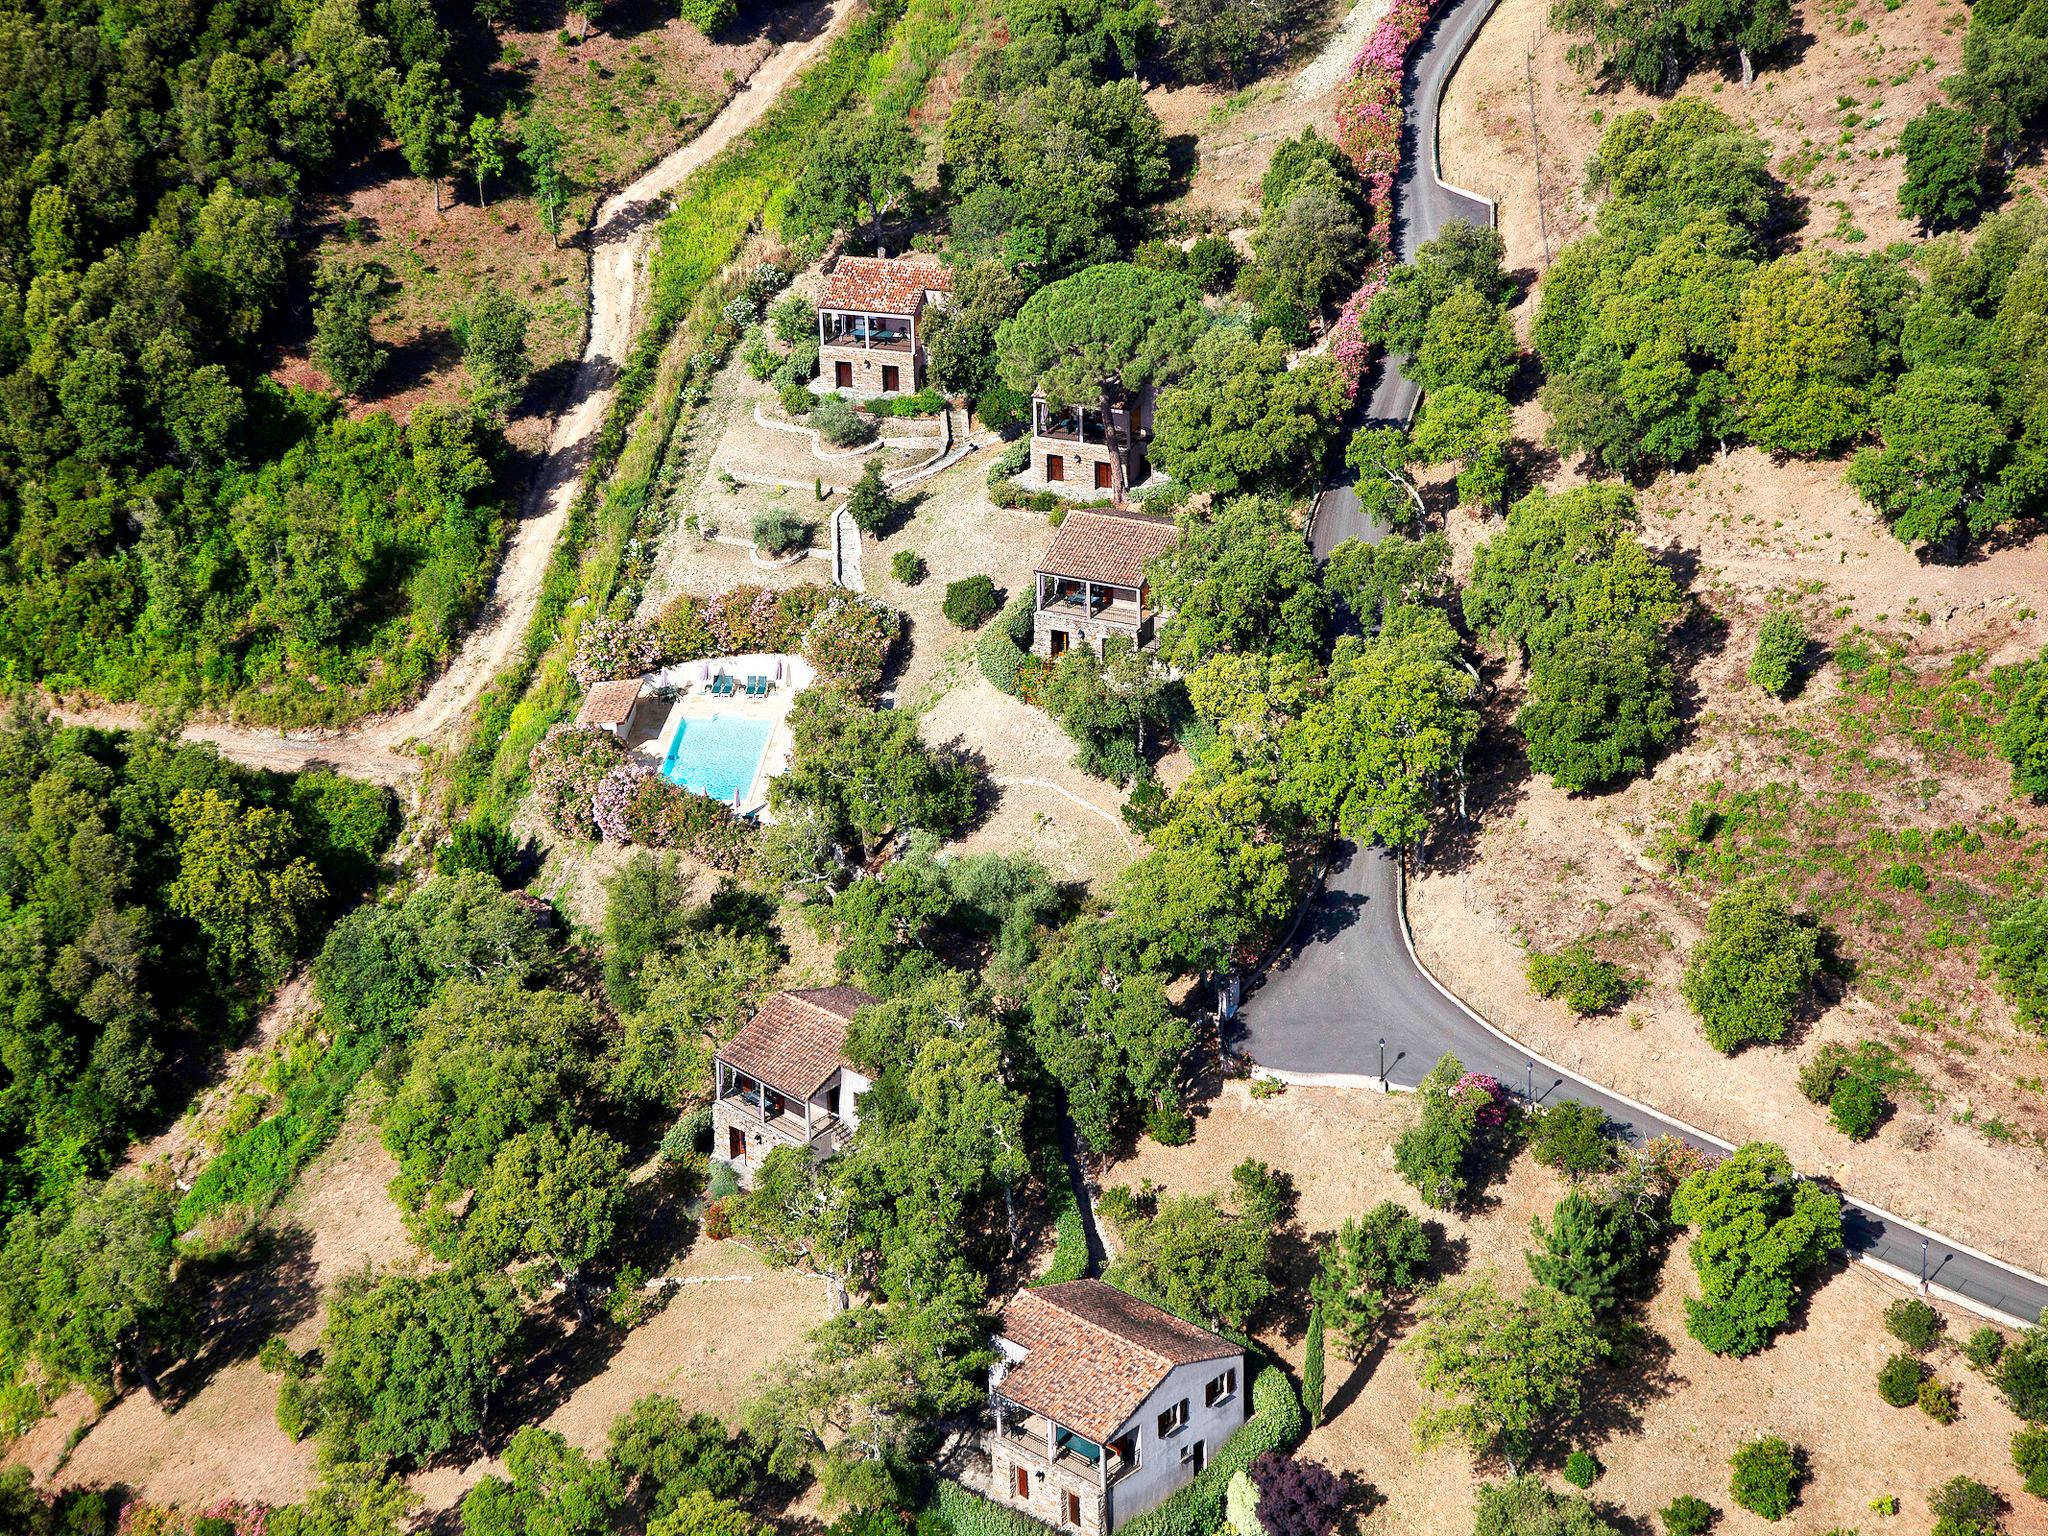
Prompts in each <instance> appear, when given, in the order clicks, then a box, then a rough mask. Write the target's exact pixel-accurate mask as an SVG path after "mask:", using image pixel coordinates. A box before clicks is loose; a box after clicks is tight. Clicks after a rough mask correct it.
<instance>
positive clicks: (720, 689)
mask: <svg viewBox="0 0 2048 1536" xmlns="http://www.w3.org/2000/svg"><path fill="white" fill-rule="evenodd" d="M731 692H732V678H731V677H730V676H729V675H728V674H726V673H724V672H721V673H719V674H718V676H716V677H714V678H712V679H711V696H712V697H713V698H714V699H722V698H725V697H726V696H727V695H729V694H730V693H731Z"/></svg>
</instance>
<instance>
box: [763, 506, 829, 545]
mask: <svg viewBox="0 0 2048 1536" xmlns="http://www.w3.org/2000/svg"><path fill="white" fill-rule="evenodd" d="M749 531H750V532H751V534H752V536H753V540H754V544H755V546H756V547H757V548H759V549H761V550H763V551H765V552H766V553H768V554H771V555H793V554H795V553H796V552H797V551H798V550H800V549H809V548H810V547H811V534H812V532H813V529H812V527H811V525H810V524H809V523H807V522H805V521H804V520H803V519H802V518H800V517H798V516H797V515H796V513H794V512H792V511H791V510H790V509H789V508H787V507H769V508H768V509H767V510H766V511H763V512H757V513H755V514H754V523H753V527H752V528H751V530H749Z"/></svg>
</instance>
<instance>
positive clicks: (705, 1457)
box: [605, 1393, 760, 1518]
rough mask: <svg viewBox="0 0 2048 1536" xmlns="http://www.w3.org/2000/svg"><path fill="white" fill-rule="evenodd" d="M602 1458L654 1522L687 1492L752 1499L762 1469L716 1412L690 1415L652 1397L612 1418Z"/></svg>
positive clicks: (672, 1403)
mask: <svg viewBox="0 0 2048 1536" xmlns="http://www.w3.org/2000/svg"><path fill="white" fill-rule="evenodd" d="M606 1445H607V1451H606V1458H605V1459H606V1460H607V1461H608V1462H610V1464H611V1466H612V1467H613V1469H614V1470H615V1471H616V1472H617V1473H618V1476H619V1479H620V1482H621V1483H622V1484H623V1485H624V1490H625V1492H626V1494H627V1495H628V1497H629V1498H630V1500H631V1502H632V1504H633V1507H634V1508H635V1509H637V1510H641V1511H644V1512H645V1513H646V1514H647V1515H648V1516H650V1517H652V1518H659V1517H661V1516H663V1515H666V1514H668V1513H669V1512H670V1511H671V1510H672V1509H674V1508H675V1506H676V1504H677V1503H678V1501H680V1500H681V1499H682V1498H683V1497H684V1496H685V1495H687V1494H690V1493H700V1492H701V1493H707V1494H710V1495H711V1496H712V1497H714V1498H721V1499H731V1498H746V1497H748V1496H750V1495H751V1494H752V1493H753V1492H754V1490H755V1488H756V1487H757V1485H758V1482H759V1476H760V1468H759V1465H758V1461H757V1458H756V1456H755V1455H754V1453H753V1447H752V1446H751V1445H749V1444H748V1443H747V1442H746V1441H745V1440H743V1439H741V1438H740V1437H738V1436H735V1435H733V1434H732V1433H730V1432H729V1431H728V1430H727V1429H726V1427H725V1421H724V1420H723V1419H721V1418H719V1417H718V1415H717V1414H715V1413H701V1412H700V1413H690V1412H687V1411H685V1409H684V1408H683V1405H682V1404H681V1403H679V1402H677V1401H676V1400H675V1399H674V1398H672V1397H662V1396H660V1395H658V1394H653V1393H650V1394H649V1395H647V1396H646V1397H641V1398H636V1399H635V1400H634V1402H633V1406H632V1407H630V1408H628V1409H627V1410H626V1411H625V1412H624V1413H622V1414H620V1415H619V1416H618V1417H617V1418H616V1419H614V1420H612V1427H611V1431H610V1434H609V1437H608V1439H607V1442H606Z"/></svg>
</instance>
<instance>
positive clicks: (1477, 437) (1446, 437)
mask: <svg viewBox="0 0 2048 1536" xmlns="http://www.w3.org/2000/svg"><path fill="white" fill-rule="evenodd" d="M1514 435H1515V423H1514V418H1513V416H1512V415H1511V414H1510V413H1509V411H1508V403H1507V401H1506V400H1504V399H1502V398H1501V397H1500V396H1499V395H1495V394H1489V393H1487V392H1486V391H1484V390H1479V389H1474V388H1473V387H1472V386H1471V385H1469V384H1449V385H1446V386H1444V387H1443V388H1441V389H1438V390H1435V391H1433V392H1432V393H1431V394H1430V395H1429V396H1428V398H1427V399H1425V400H1424V401H1423V405H1422V414H1421V415H1420V416H1419V417H1417V418H1416V422H1415V437H1414V441H1415V452H1416V455H1417V456H1418V457H1419V458H1420V459H1421V461H1422V462H1423V463H1425V464H1447V463H1450V462H1452V461H1453V460H1455V461H1457V462H1458V463H1459V464H1461V465H1462V466H1463V467H1462V468H1461V469H1460V470H1459V471H1458V500H1459V501H1460V502H1461V503H1463V504H1465V505H1467V506H1477V507H1482V508H1487V509H1489V510H1490V509H1492V508H1496V507H1498V506H1499V505H1500V504H1501V501H1502V499H1503V497H1504V496H1505V495H1506V492H1507V485H1508V461H1507V452H1508V445H1509V444H1510V443H1512V442H1513V441H1514Z"/></svg>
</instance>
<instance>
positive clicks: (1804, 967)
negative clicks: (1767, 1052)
mask: <svg viewBox="0 0 2048 1536" xmlns="http://www.w3.org/2000/svg"><path fill="white" fill-rule="evenodd" d="M1820 967H1821V962H1820V931H1819V929H1818V927H1817V926H1816V925H1814V924H1813V923H1811V922H1806V921H1802V920H1801V919H1800V918H1799V917H1798V916H1797V915H1796V914H1794V912H1793V911H1792V908H1791V906H1790V905H1789V904H1788V903H1787V902H1786V900H1785V898H1784V897H1783V896H1782V895H1781V894H1780V893H1779V892H1778V891H1777V890H1776V889H1774V888H1773V887H1771V886H1769V885H1766V884H1763V883H1762V882H1751V883H1749V884H1745V885H1738V886H1732V887H1730V888H1729V889H1727V890H1725V891H1723V892H1722V893H1721V894H1720V895H1718V896H1716V897H1715V898H1714V902H1713V905H1712V906H1710V907H1709V908H1708V909H1707V932H1706V937H1705V938H1703V939H1701V940H1700V942H1699V943H1698V944H1696V945H1694V946H1693V951H1692V953H1691V955H1689V956H1688V957H1687V959H1686V964H1685V980H1684V981H1683V982H1682V983H1681V984H1680V987H1679V990H1680V992H1681V993H1682V994H1683V995H1684V997H1685V1000H1686V1002H1687V1003H1688V1004H1690V1005H1691V1007H1692V1011H1693V1012H1694V1013H1696V1014H1698V1015H1699V1016H1700V1023H1701V1025H1702V1027H1703V1028H1704V1029H1705V1030H1706V1034H1707V1043H1708V1044H1710V1045H1712V1046H1713V1047H1714V1049H1715V1050H1717V1051H1721V1052H1724V1053H1732V1052H1734V1051H1738V1050H1740V1049H1741V1048H1742V1047H1743V1046H1745V1045H1748V1044H1750V1043H1751V1042H1753V1041H1758V1040H1766V1041H1777V1040H1782V1039H1784V1038H1785V1031H1786V1030H1787V1029H1788V1028H1790V1027H1791V1024H1792V1020H1793V1018H1794V1017H1795V1016H1796V1015H1797V1013H1798V1010H1799V1007H1800V1005H1801V1003H1802V1002H1803V1001H1804V1000H1805V998H1806V994H1807V991H1808V989H1810V988H1811V987H1812V985H1813V983H1814V981H1815V979H1816V978H1817V977H1818V976H1819V975H1820Z"/></svg>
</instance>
